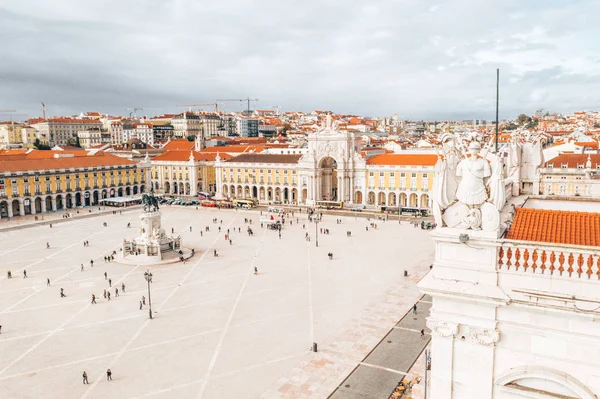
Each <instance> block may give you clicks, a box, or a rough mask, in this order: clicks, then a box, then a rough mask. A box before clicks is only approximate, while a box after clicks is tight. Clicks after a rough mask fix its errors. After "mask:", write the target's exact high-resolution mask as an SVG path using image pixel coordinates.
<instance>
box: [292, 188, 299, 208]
mask: <svg viewBox="0 0 600 399" xmlns="http://www.w3.org/2000/svg"><path fill="white" fill-rule="evenodd" d="M296 202H298V190H296V189H295V188H292V203H294V204H295V203H296Z"/></svg>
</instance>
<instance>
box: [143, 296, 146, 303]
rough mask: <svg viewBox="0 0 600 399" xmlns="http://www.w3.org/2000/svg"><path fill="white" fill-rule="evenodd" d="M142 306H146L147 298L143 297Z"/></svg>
mask: <svg viewBox="0 0 600 399" xmlns="http://www.w3.org/2000/svg"><path fill="white" fill-rule="evenodd" d="M142 304H143V305H145V304H146V297H145V296H143V295H142Z"/></svg>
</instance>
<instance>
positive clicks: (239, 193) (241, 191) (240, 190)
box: [237, 186, 244, 198]
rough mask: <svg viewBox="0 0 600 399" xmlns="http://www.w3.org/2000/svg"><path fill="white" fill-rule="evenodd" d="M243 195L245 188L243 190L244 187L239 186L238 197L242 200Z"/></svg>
mask: <svg viewBox="0 0 600 399" xmlns="http://www.w3.org/2000/svg"><path fill="white" fill-rule="evenodd" d="M243 195H244V191H243V188H242V186H238V187H237V197H238V198H242V197H243Z"/></svg>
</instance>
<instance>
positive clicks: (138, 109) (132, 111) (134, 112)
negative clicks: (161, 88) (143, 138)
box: [127, 107, 144, 118]
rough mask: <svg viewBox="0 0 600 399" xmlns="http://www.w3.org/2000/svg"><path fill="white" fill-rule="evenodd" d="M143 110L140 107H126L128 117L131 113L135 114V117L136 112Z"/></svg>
mask: <svg viewBox="0 0 600 399" xmlns="http://www.w3.org/2000/svg"><path fill="white" fill-rule="evenodd" d="M143 110H144V108H142V107H135V108H127V111H129V117H130V118H131V115H135V117H136V118H137V112H138V111H143Z"/></svg>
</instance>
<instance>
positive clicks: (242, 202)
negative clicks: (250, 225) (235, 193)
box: [233, 199, 258, 208]
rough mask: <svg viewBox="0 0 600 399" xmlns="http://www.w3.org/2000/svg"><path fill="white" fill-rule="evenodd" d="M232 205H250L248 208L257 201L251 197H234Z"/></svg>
mask: <svg viewBox="0 0 600 399" xmlns="http://www.w3.org/2000/svg"><path fill="white" fill-rule="evenodd" d="M233 205H234V206H236V207H238V208H239V207H244V208H247V207H250V208H254V207H255V206H256V205H258V201H256V200H253V199H243V200H242V199H234V200H233Z"/></svg>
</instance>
